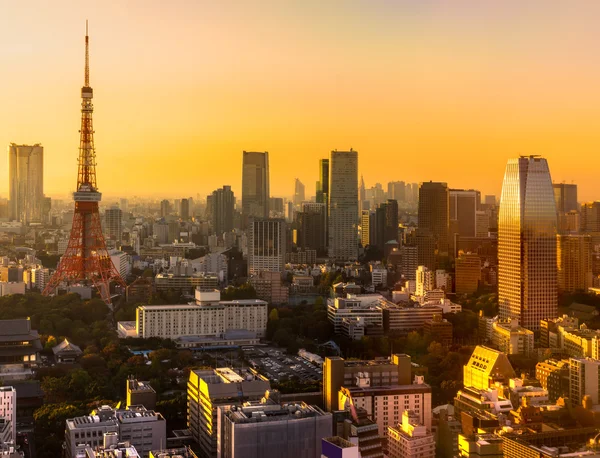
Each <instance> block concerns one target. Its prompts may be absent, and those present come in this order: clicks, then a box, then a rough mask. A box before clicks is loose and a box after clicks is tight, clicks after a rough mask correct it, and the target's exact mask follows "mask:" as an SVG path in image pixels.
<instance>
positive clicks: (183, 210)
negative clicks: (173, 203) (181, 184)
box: [179, 198, 190, 221]
mask: <svg viewBox="0 0 600 458" xmlns="http://www.w3.org/2000/svg"><path fill="white" fill-rule="evenodd" d="M179 217H180V218H181V219H182V220H184V221H187V220H188V219H190V201H189V200H188V199H185V198H184V199H181V200H180V201H179Z"/></svg>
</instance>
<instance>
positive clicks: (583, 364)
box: [569, 358, 600, 406]
mask: <svg viewBox="0 0 600 458" xmlns="http://www.w3.org/2000/svg"><path fill="white" fill-rule="evenodd" d="M599 380H600V361H598V360H597V359H592V358H570V359H569V398H570V400H571V405H573V406H581V405H582V403H583V398H584V397H585V396H588V399H589V401H590V402H591V403H592V404H593V405H598V404H600V382H599Z"/></svg>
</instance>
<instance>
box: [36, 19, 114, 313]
mask: <svg viewBox="0 0 600 458" xmlns="http://www.w3.org/2000/svg"><path fill="white" fill-rule="evenodd" d="M85 28H86V30H85V84H84V86H83V87H82V88H81V130H80V145H79V159H78V162H79V165H78V173H77V191H76V192H75V193H74V194H73V199H74V200H75V212H74V214H73V226H72V228H71V236H70V238H69V243H68V245H67V250H66V251H65V254H64V255H63V257H62V258H61V260H60V263H59V265H58V268H57V269H56V272H54V275H52V278H50V281H49V282H48V284H47V286H46V288H45V289H44V294H45V295H48V294H51V293H53V292H54V291H55V290H56V288H57V287H58V286H59V285H60V284H61V283H67V284H69V283H83V284H91V285H93V286H95V287H96V288H97V289H98V292H99V293H100V296H101V297H102V300H104V302H106V303H107V304H110V302H111V301H110V289H109V286H110V281H111V280H113V281H116V282H117V283H119V284H120V285H122V286H125V282H124V281H123V279H122V278H121V275H120V274H119V272H118V271H117V269H116V268H115V266H114V264H113V262H112V260H111V258H110V255H109V254H108V250H107V249H106V242H105V241H104V235H103V234H102V226H101V224H100V213H99V211H98V202H100V200H101V198H102V194H101V193H100V192H98V188H97V186H96V150H95V148H94V128H93V122H92V113H93V111H94V106H93V104H92V98H93V96H94V91H93V89H92V88H91V87H90V71H89V37H88V31H87V22H86V27H85Z"/></svg>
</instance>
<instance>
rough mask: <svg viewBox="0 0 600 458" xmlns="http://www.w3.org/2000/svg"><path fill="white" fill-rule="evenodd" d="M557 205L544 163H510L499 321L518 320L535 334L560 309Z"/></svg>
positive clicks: (503, 202) (501, 236)
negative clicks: (557, 264)
mask: <svg viewBox="0 0 600 458" xmlns="http://www.w3.org/2000/svg"><path fill="white" fill-rule="evenodd" d="M556 227H557V217H556V203H555V200H554V191H553V188H552V179H551V178H550V170H549V168H548V162H547V161H546V159H544V158H541V157H538V156H521V157H519V158H518V159H509V160H508V164H507V165H506V172H505V174H504V182H503V184H502V197H501V199H500V213H499V221H498V303H499V308H500V318H501V319H508V318H518V319H519V323H520V324H521V325H522V326H524V327H525V328H527V329H531V330H537V329H539V326H540V320H541V319H545V318H555V317H556V316H557V313H558V304H557V294H558V293H557V267H556Z"/></svg>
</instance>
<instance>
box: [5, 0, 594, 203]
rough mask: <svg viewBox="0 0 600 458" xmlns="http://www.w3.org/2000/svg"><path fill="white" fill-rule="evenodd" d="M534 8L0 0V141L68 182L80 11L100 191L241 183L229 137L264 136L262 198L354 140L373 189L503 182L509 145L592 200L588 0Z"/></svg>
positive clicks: (287, 190)
mask: <svg viewBox="0 0 600 458" xmlns="http://www.w3.org/2000/svg"><path fill="white" fill-rule="evenodd" d="M100 5H101V7H100ZM548 6H549V3H548V2H547V1H531V2H526V3H524V2H517V1H508V2H497V3H494V2H474V1H454V2H447V1H419V2H413V1H396V2H389V1H380V2H368V1H364V2H359V1H350V2H348V1H344V2H342V1H330V2H322V1H308V2H298V3H297V2H294V3H293V4H292V3H288V2H277V1H256V2H249V1H246V2H242V1H241V2H207V1H202V2H192V1H189V2H185V1H178V2H169V3H165V2H159V1H132V2H127V3H126V4H124V3H123V2H115V1H107V2H102V3H74V2H65V1H60V2H52V3H48V2H36V1H33V2H4V3H3V4H2V5H1V6H0V25H1V27H0V43H2V44H0V59H2V62H3V67H4V69H5V71H3V72H2V73H1V74H0V84H2V87H4V88H5V90H3V91H2V92H1V93H0V106H2V107H4V109H3V110H0V143H2V144H4V145H7V144H8V143H10V142H16V143H28V144H33V143H36V142H39V143H41V144H43V145H44V149H45V166H44V168H45V170H44V179H45V183H44V185H45V192H46V194H47V195H49V196H64V195H66V194H67V193H69V192H72V191H73V190H74V189H75V184H76V183H75V181H74V178H73V177H74V174H75V171H76V167H77V165H76V164H77V163H76V158H77V146H78V132H77V126H78V124H79V119H78V118H79V116H80V113H79V111H78V108H77V107H78V104H79V97H80V94H79V90H78V88H79V87H81V85H82V78H83V65H82V46H81V45H82V41H81V40H82V38H81V37H82V34H83V27H84V26H83V24H84V22H85V20H86V19H89V21H90V35H91V51H90V56H91V70H92V77H91V85H92V86H93V87H94V89H95V91H96V93H95V99H94V105H95V107H94V108H95V124H94V129H95V131H96V149H97V152H98V175H99V182H98V185H99V188H100V190H101V191H102V192H103V193H104V194H105V195H106V196H123V195H125V194H129V195H134V194H135V195H140V196H144V195H152V196H154V197H174V196H183V195H193V196H195V195H196V194H197V193H200V194H201V195H206V194H207V193H209V192H211V191H212V190H213V189H215V188H217V187H219V186H222V185H223V184H230V185H232V187H233V189H234V191H235V192H236V193H239V191H240V190H241V152H242V150H247V151H269V153H270V170H271V194H272V195H282V196H289V195H291V194H293V191H294V190H293V179H294V178H295V177H298V178H300V179H301V180H302V181H303V182H304V183H305V184H306V186H307V194H308V195H314V183H315V181H316V180H317V167H316V163H317V160H318V159H319V158H321V157H326V156H327V155H328V154H329V152H330V151H331V150H333V149H336V148H337V149H349V148H350V147H352V148H354V149H355V150H357V151H359V153H360V163H359V174H361V175H363V176H364V179H365V182H366V183H367V185H368V186H372V185H374V184H375V183H376V182H380V183H382V184H384V185H385V183H387V182H388V181H392V180H396V179H399V180H407V181H414V182H418V181H428V180H434V181H436V180H437V181H445V182H448V184H449V185H450V186H457V187H458V186H460V187H464V188H475V189H479V190H481V192H482V193H486V194H496V195H499V193H500V187H501V183H502V178H503V170H504V166H505V164H506V160H507V159H508V158H509V157H515V156H517V155H519V154H542V155H543V156H544V157H545V158H547V159H548V162H549V164H550V171H551V175H552V178H553V180H554V181H555V182H562V181H565V182H567V183H571V182H573V181H575V182H577V184H578V186H579V197H580V198H581V199H583V200H586V199H592V198H593V197H595V196H594V195H593V191H594V185H595V178H596V177H595V175H596V173H595V171H596V170H598V169H599V167H600V155H599V154H598V149H599V148H600V134H599V132H600V130H599V129H598V126H597V124H598V121H597V120H598V119H600V108H598V107H600V88H599V86H598V84H597V81H598V80H599V78H600V66H599V64H598V59H597V48H598V44H599V43H600V29H598V27H597V21H596V18H597V17H598V13H600V4H598V3H597V2H593V1H584V2H576V3H574V2H568V3H567V2H563V3H559V2H551V7H548ZM482 172H483V173H482ZM7 177H8V173H7V168H6V167H5V166H2V167H0V182H2V183H6V182H7ZM6 193H7V186H6V185H3V186H1V187H0V194H2V195H6Z"/></svg>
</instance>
